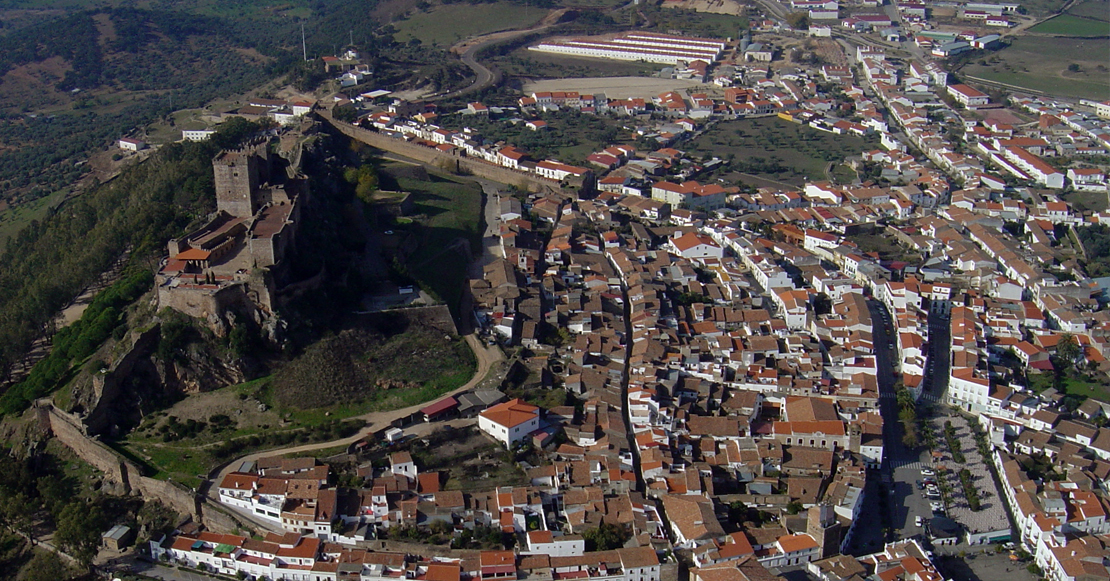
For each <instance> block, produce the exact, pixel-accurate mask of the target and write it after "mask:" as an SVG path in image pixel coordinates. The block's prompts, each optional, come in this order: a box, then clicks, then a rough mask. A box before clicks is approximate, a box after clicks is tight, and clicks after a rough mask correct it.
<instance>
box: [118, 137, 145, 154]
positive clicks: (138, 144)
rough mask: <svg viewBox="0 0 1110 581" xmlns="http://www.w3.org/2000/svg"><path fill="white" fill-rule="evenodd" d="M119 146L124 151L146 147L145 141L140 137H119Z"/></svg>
mask: <svg viewBox="0 0 1110 581" xmlns="http://www.w3.org/2000/svg"><path fill="white" fill-rule="evenodd" d="M119 148H120V149H122V150H124V151H139V150H140V149H146V142H145V141H143V140H141V139H132V138H130V137H121V138H120V140H119Z"/></svg>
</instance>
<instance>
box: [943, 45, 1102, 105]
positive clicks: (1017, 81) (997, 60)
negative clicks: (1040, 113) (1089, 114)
mask: <svg viewBox="0 0 1110 581" xmlns="http://www.w3.org/2000/svg"><path fill="white" fill-rule="evenodd" d="M1071 65H1076V67H1071ZM1075 68H1078V70H1074V69H1075ZM960 73H962V74H963V75H965V76H967V77H970V78H971V80H975V78H980V79H984V80H987V81H994V82H997V83H1005V84H1008V85H1013V86H1015V87H1021V88H1026V89H1030V90H1033V91H1041V92H1044V93H1048V94H1058V95H1062V96H1066V97H1080V98H1088V99H1097V100H1103V99H1106V98H1108V97H1110V84H1108V83H1107V82H1106V79H1107V75H1108V74H1110V69H1107V63H1106V40H1104V39H1094V40H1091V39H1081V38H1060V37H1055V38H1053V37H1040V36H1021V37H1018V38H1015V39H1014V40H1013V41H1012V43H1011V44H1010V46H1009V47H1007V48H1004V49H1002V50H1000V51H998V52H997V53H994V54H993V55H990V56H989V57H985V58H982V59H979V60H978V61H974V62H972V63H969V64H968V65H966V66H964V67H963V68H962V69H961V70H960Z"/></svg>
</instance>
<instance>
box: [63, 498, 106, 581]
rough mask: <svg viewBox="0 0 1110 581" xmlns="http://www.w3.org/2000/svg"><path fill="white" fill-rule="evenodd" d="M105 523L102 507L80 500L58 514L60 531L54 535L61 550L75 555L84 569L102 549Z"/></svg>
mask: <svg viewBox="0 0 1110 581" xmlns="http://www.w3.org/2000/svg"><path fill="white" fill-rule="evenodd" d="M103 522H104V517H103V515H102V514H101V512H100V507H98V506H96V505H94V504H89V503H86V502H84V501H80V500H78V501H76V502H71V503H69V504H68V505H66V506H65V508H63V509H62V510H61V512H59V513H58V518H57V525H58V530H57V532H55V533H54V541H55V542H56V543H57V545H58V547H59V548H61V549H62V550H63V551H65V552H66V553H69V554H70V555H73V557H74V558H75V559H77V561H78V562H79V563H81V565H82V566H83V567H85V568H88V566H89V565H90V564H91V563H92V560H93V558H94V557H96V552H97V550H98V549H99V548H100V532H101V529H102V528H103Z"/></svg>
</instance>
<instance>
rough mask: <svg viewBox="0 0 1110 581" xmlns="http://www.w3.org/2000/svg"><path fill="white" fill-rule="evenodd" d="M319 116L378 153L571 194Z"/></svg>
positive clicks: (516, 173)
mask: <svg viewBox="0 0 1110 581" xmlns="http://www.w3.org/2000/svg"><path fill="white" fill-rule="evenodd" d="M320 116H321V118H323V119H324V120H325V121H327V122H328V123H329V124H330V125H331V126H332V127H334V128H336V129H338V130H339V132H340V133H343V134H344V135H346V136H347V137H350V138H351V139H355V140H357V141H361V142H362V143H365V144H367V145H370V146H372V147H376V148H378V149H383V150H385V151H389V152H392V153H396V154H398V155H403V156H405V157H408V158H412V159H415V160H417V161H422V162H424V163H427V164H429V165H434V166H436V167H440V168H445V169H450V170H452V171H455V170H460V171H464V172H467V173H470V174H471V175H475V176H478V177H481V178H485V179H488V180H492V181H495V182H499V183H502V184H510V185H515V186H520V187H523V188H526V189H528V190H530V191H534V192H541V191H556V192H561V193H564V194H567V195H572V194H573V192H569V191H565V190H563V189H561V188H560V187H559V185H558V183H557V182H553V181H551V180H546V179H543V178H541V177H539V176H537V175H535V174H530V173H528V172H524V171H518V170H513V169H509V168H507V167H501V166H497V165H493V164H490V163H487V162H485V161H483V160H478V159H473V158H469V157H466V156H461V155H452V154H449V153H444V152H442V151H439V150H437V149H433V148H431V147H424V146H423V145H416V144H415V143H409V142H407V141H403V140H401V139H395V138H393V137H389V136H388V135H385V134H383V133H378V132H377V131H370V130H368V129H363V128H361V127H357V126H355V125H351V124H350V123H345V122H343V121H338V120H336V119H333V118H332V117H331V113H330V112H328V111H324V112H322V113H321V114H320Z"/></svg>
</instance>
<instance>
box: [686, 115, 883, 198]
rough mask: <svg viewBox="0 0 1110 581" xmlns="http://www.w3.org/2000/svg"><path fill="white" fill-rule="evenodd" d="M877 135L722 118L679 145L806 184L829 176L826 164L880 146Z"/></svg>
mask: <svg viewBox="0 0 1110 581" xmlns="http://www.w3.org/2000/svg"><path fill="white" fill-rule="evenodd" d="M875 140H876V138H874V137H868V138H867V139H863V138H859V137H854V136H850V135H834V134H832V133H826V132H824V131H818V130H816V129H813V128H811V127H805V126H802V125H799V124H797V123H791V122H789V121H784V120H782V119H779V118H777V117H765V118H761V119H746V120H736V121H724V122H721V123H717V124H716V125H714V126H713V127H712V128H710V129H709V130H708V131H706V132H705V133H703V134H702V135H701V136H699V137H698V138H697V139H696V140H694V141H693V142H688V143H685V144H682V145H680V146H679V148H680V149H684V150H687V151H691V152H696V153H698V154H701V155H704V154H711V155H715V156H717V157H720V158H730V157H731V158H732V165H731V167H732V169H733V170H734V171H738V172H744V173H749V174H754V175H756V176H759V177H762V178H767V179H773V180H778V181H783V182H787V183H791V184H797V185H801V184H803V183H804V182H805V181H807V180H824V179H825V166H826V165H827V164H828V163H829V162H831V161H832V162H840V161H843V160H844V158H845V157H848V156H851V155H859V154H860V153H862V152H864V151H868V150H870V149H874V148H875V147H876V143H875Z"/></svg>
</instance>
